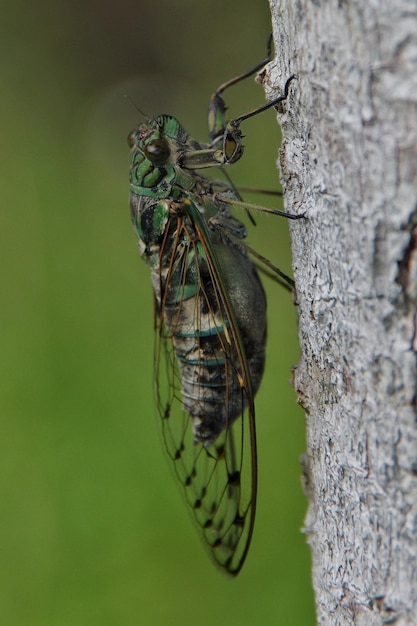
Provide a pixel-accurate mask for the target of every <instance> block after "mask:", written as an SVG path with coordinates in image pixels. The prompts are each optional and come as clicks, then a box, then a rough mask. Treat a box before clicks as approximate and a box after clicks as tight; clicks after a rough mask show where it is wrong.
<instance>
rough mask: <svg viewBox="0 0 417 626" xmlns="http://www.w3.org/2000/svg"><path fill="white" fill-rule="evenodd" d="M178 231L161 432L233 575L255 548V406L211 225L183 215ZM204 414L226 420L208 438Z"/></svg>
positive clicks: (159, 374) (163, 354)
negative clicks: (212, 242)
mask: <svg viewBox="0 0 417 626" xmlns="http://www.w3.org/2000/svg"><path fill="white" fill-rule="evenodd" d="M176 234H177V240H178V242H181V245H174V246H173V248H172V251H171V252H170V253H169V261H168V270H167V271H166V273H165V274H164V280H162V277H161V291H160V293H161V298H160V302H161V304H160V306H159V310H158V311H157V314H156V346H155V369H156V371H155V375H156V396H157V407H158V412H159V417H160V426H161V431H162V438H163V442H164V446H165V449H166V452H167V455H168V457H169V459H170V461H171V464H172V467H173V470H174V474H175V475H176V477H177V479H178V481H179V484H180V485H181V488H182V490H183V493H184V496H185V500H186V502H187V504H188V506H189V509H190V511H191V514H192V517H193V518H194V521H195V522H196V524H197V526H198V528H199V531H200V534H201V535H202V537H203V539H204V542H205V543H206V545H207V547H208V549H209V551H210V553H211V556H212V557H213V559H214V561H215V562H216V563H217V564H218V565H219V566H221V567H222V568H224V569H225V570H226V571H227V572H228V573H229V574H231V575H236V574H237V573H238V572H239V570H240V569H241V567H242V565H243V562H244V560H245V558H246V555H247V552H248V549H249V544H250V541H251V536H252V531H253V525H254V517H255V507H256V484H257V465H256V435H255V415H254V403H253V397H252V390H251V383H250V379H249V370H248V364H247V362H246V355H245V351H244V348H243V342H242V339H241V337H240V332H239V329H238V328H237V326H236V322H235V318H234V315H233V310H232V304H231V302H230V301H229V298H228V294H227V293H225V292H226V290H225V288H224V283H223V281H222V277H221V274H220V272H221V268H219V267H218V263H217V261H216V258H215V254H214V252H213V249H212V247H211V245H210V242H209V241H208V240H207V235H206V234H205V233H204V231H201V230H200V229H199V228H198V225H196V224H193V231H192V233H190V232H189V229H188V227H186V226H185V225H184V223H183V222H182V221H181V220H179V219H178V225H177V228H176ZM161 256H162V255H161ZM190 283H191V286H190ZM172 294H175V295H174V296H173V295H172ZM190 294H191V295H190ZM205 412H206V413H207V415H206V416H205ZM196 413H198V416H197V418H196ZM222 414H223V416H224V418H223V419H224V423H222V418H221V415H222ZM217 419H218V420H220V421H219V422H216V420H217ZM205 423H208V424H210V429H211V432H217V431H216V423H217V425H218V423H220V424H221V426H220V427H219V428H218V430H219V431H220V432H218V433H217V434H216V435H215V436H211V437H210V436H207V437H206V438H205V439H204V438H203V437H202V436H199V432H203V431H204V429H205V426H204V424H205ZM193 424H194V428H193ZM213 429H214V430H213ZM213 439H214V440H213Z"/></svg>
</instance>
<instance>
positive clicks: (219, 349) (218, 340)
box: [155, 248, 266, 445]
mask: <svg viewBox="0 0 417 626" xmlns="http://www.w3.org/2000/svg"><path fill="white" fill-rule="evenodd" d="M229 250H230V253H229V256H231V257H232V260H233V265H232V267H229V268H227V267H226V268H223V267H222V278H223V279H225V278H226V280H225V281H223V282H224V284H226V285H227V287H228V300H229V302H230V305H231V307H232V308H233V319H230V318H229V316H228V313H227V311H226V310H225V307H224V303H223V301H222V297H221V294H220V293H219V285H214V284H213V280H215V279H214V278H213V276H212V275H210V273H209V272H208V270H207V267H206V264H205V261H204V259H202V258H199V257H198V255H197V254H196V251H195V249H192V251H191V252H189V253H188V255H187V270H186V271H185V272H184V270H183V268H182V270H181V271H178V272H174V274H173V275H172V276H171V279H170V281H169V284H168V288H167V290H166V292H165V293H163V294H162V302H163V306H162V308H163V321H164V325H165V330H164V331H162V332H168V334H169V335H170V337H171V339H172V342H173V346H174V351H175V355H176V358H177V361H178V366H179V370H180V376H181V385H182V404H183V408H184V410H185V411H187V412H188V413H189V414H190V417H191V419H192V423H193V432H194V436H195V440H196V442H202V443H204V444H205V445H210V444H211V443H212V442H213V441H214V440H215V439H216V438H217V437H218V435H219V434H220V432H221V431H222V430H223V429H224V428H227V427H228V426H230V424H231V423H232V422H233V421H234V420H235V419H236V418H237V417H239V416H240V415H241V414H242V412H243V410H244V409H245V407H246V406H247V398H248V383H247V382H246V383H245V372H244V371H242V355H240V358H239V354H238V346H237V345H236V332H233V330H234V329H232V328H231V325H232V324H236V325H237V327H238V331H237V332H238V333H239V334H240V338H241V343H242V345H243V349H244V352H245V355H244V357H243V358H245V357H246V360H247V363H248V369H249V375H250V383H249V384H251V387H252V393H253V394H254V393H255V392H256V390H257V389H258V387H259V384H260V382H261V378H262V373H263V369H264V362H265V341H266V321H265V309H266V305H265V296H264V291H263V288H262V286H261V283H260V281H259V278H258V275H257V273H256V271H255V269H254V267H253V265H252V263H251V262H250V260H249V259H248V258H247V257H246V256H245V255H244V254H243V253H242V252H241V251H240V250H239V249H237V248H235V249H234V248H230V249H229ZM223 269H224V271H223ZM236 270H239V271H236ZM242 272H245V273H244V275H243V276H242ZM228 277H229V278H230V279H231V280H228ZM155 278H156V277H155ZM160 278H161V277H160V275H159V273H158V281H160ZM248 279H249V281H250V284H251V287H252V288H251V289H247V282H248ZM239 281H240V283H241V284H243V285H244V288H243V289H242V288H241V285H239ZM230 282H232V283H236V284H235V285H234V286H233V284H232V285H230V284H229V283H230ZM254 309H256V310H254Z"/></svg>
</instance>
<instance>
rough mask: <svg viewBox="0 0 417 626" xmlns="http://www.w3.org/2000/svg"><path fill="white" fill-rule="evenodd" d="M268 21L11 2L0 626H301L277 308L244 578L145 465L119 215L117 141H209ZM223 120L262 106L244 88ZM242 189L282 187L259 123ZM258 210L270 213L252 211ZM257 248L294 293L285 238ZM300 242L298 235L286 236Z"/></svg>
mask: <svg viewBox="0 0 417 626" xmlns="http://www.w3.org/2000/svg"><path fill="white" fill-rule="evenodd" d="M269 31H270V18H269V12H268V7H267V3H266V1H265V2H256V3H255V2H252V3H242V2H241V0H229V2H227V3H225V2H224V1H222V0H206V1H205V2H200V3H199V2H196V1H195V0H193V1H191V0H176V1H175V2H172V1H169V0H157V1H155V0H136V1H135V0H119V2H98V1H97V0H93V1H91V2H77V1H71V0H53V1H52V0H40V2H36V3H28V2H23V1H22V0H15V1H14V2H13V3H12V2H11V1H10V2H3V3H2V19H1V23H0V51H1V54H0V79H1V92H2V97H1V99H0V114H1V120H2V141H1V144H0V151H1V167H0V178H1V182H0V185H1V186H0V193H1V212H0V219H1V230H0V237H1V244H0V246H1V248H0V250H1V255H2V261H1V265H0V272H1V284H2V287H3V298H2V307H1V311H0V315H1V324H0V329H1V330H0V332H1V357H0V367H1V371H0V375H1V385H0V394H1V396H0V402H1V405H0V410H1V444H0V446H1V449H0V480H1V494H0V496H1V516H0V542H1V561H0V562H1V569H0V577H1V579H0V612H1V615H2V623H4V624H7V625H8V626H11V625H12V626H14V625H16V626H24V625H30V626H84V625H85V626H94V625H100V626H113V625H114V626H121V625H123V626H130V625H132V626H133V625H136V624H150V625H152V626H153V625H155V626H158V625H159V624H181V625H194V624H199V626H205V625H207V626H208V625H209V624H210V625H211V624H214V623H216V624H231V625H234V624H236V625H237V624H239V626H245V625H249V624H251V625H252V624H255V623H256V624H263V625H264V626H269V625H272V624H274V625H275V624H285V625H286V626H291V625H294V626H300V625H303V626H304V625H306V626H309V625H311V624H313V623H314V617H313V600H312V593H311V591H310V573H309V568H310V564H309V558H310V557H309V551H308V548H307V547H306V545H305V537H304V536H303V535H302V534H301V533H300V528H301V527H302V524H303V517H304V514H305V508H306V501H305V497H304V496H303V494H302V489H301V485H300V474H301V468H300V466H299V456H300V455H301V454H302V453H303V451H304V446H305V444H304V434H303V433H304V423H303V414H302V412H301V410H300V409H298V408H297V405H296V398H295V394H294V392H293V390H292V388H291V387H290V385H289V384H288V379H289V378H290V370H291V367H292V365H294V364H295V363H296V362H297V360H298V348H297V328H296V313H295V309H294V306H293V305H292V302H291V296H290V295H288V294H287V292H285V291H284V290H282V289H280V288H279V287H278V286H276V285H275V284H268V285H267V289H268V295H269V324H270V332H269V334H270V340H269V351H268V364H267V371H266V375H265V379H264V383H263V386H262V389H261V391H260V392H259V394H258V398H257V415H258V422H257V423H258V437H259V457H260V468H259V473H260V488H259V492H260V493H259V508H258V517H257V524H256V528H255V535H254V540H253V544H252V548H251V551H250V554H249V557H248V560H247V563H246V565H245V567H244V569H243V571H242V573H241V575H240V576H239V577H238V578H237V579H236V580H228V579H225V578H224V576H223V575H222V574H221V573H219V572H218V571H216V569H215V568H214V567H213V566H212V565H211V563H210V562H209V560H208V559H207V556H206V555H205V553H204V550H203V548H202V546H201V545H200V543H199V540H198V538H197V535H196V533H195V531H194V529H193V527H192V524H191V522H190V520H189V519H188V516H187V513H186V511H185V507H184V503H183V502H182V501H181V498H180V497H179V494H178V492H177V488H176V486H175V484H174V482H173V480H172V477H171V475H170V472H169V470H168V467H167V464H166V462H165V459H164V457H163V453H162V450H161V446H160V442H159V438H158V433H157V428H156V424H155V420H156V417H155V411H154V408H153V393H152V386H153V380H152V353H153V339H152V328H153V313H152V293H151V285H150V278H149V271H148V268H147V267H146V266H145V264H144V263H143V262H142V261H141V260H140V258H139V255H138V252H137V249H136V240H135V236H134V234H133V232H132V228H131V224H130V217H129V209H128V168H129V150H128V147H127V143H126V137H127V135H128V132H129V131H130V130H131V128H133V127H134V126H135V125H136V124H137V123H138V122H139V121H140V120H139V114H138V113H137V111H135V110H134V108H133V107H132V106H131V105H130V104H129V102H128V101H127V100H126V99H125V98H124V97H123V95H124V94H125V93H126V94H128V95H129V96H130V97H131V98H132V99H133V100H134V102H135V103H137V105H138V106H139V107H140V108H141V109H143V110H144V111H146V112H148V113H149V114H153V113H155V114H156V113H172V114H174V115H176V116H177V117H179V119H180V120H182V122H183V123H184V125H185V126H186V128H187V129H188V130H189V131H190V132H191V133H192V134H193V135H194V136H196V137H198V138H206V137H207V130H206V109H207V104H208V98H209V95H210V93H211V91H212V90H213V89H214V88H215V87H217V85H218V84H219V83H221V82H223V81H224V80H226V79H228V78H229V77H231V76H233V75H235V74H237V73H239V72H240V71H242V70H245V69H247V68H249V67H251V66H252V65H253V64H254V63H256V62H257V61H258V60H259V59H261V58H262V57H263V56H264V53H265V43H266V39H267V36H268V33H269ZM232 92H233V93H230V96H229V98H228V102H229V104H230V109H229V110H230V113H231V115H233V114H240V113H243V112H245V111H247V110H249V109H250V108H252V107H254V106H256V105H259V104H262V103H263V102H264V93H263V90H262V88H261V87H259V86H257V85H256V84H255V83H254V81H253V80H252V79H249V80H248V81H246V84H244V85H241V86H239V87H236V88H235V89H233V90H232ZM244 132H245V135H246V140H245V144H246V153H245V157H244V159H243V160H242V163H241V164H237V165H236V167H235V168H234V171H235V176H234V178H235V180H236V182H237V183H240V184H248V185H256V186H259V187H267V188H271V187H276V185H277V178H276V171H275V159H276V154H277V148H278V146H279V135H278V130H277V127H276V124H275V119H274V114H273V113H270V112H269V113H265V114H264V115H262V116H259V117H258V118H256V119H254V120H251V121H250V122H247V124H246V125H245V128H244ZM252 200H253V201H257V202H261V203H265V198H264V197H260V198H259V197H255V198H252ZM257 222H258V226H257V228H256V229H254V228H251V236H250V240H251V243H252V244H253V245H254V246H255V247H256V248H257V249H258V250H259V251H260V252H261V253H262V254H264V255H265V256H267V257H268V258H270V259H271V260H272V261H273V262H274V263H276V264H278V265H279V266H280V267H281V268H282V269H283V270H284V271H290V257H289V245H288V226H287V224H286V223H285V221H284V220H279V219H277V218H276V219H274V218H271V217H264V216H260V217H257ZM300 227H302V225H301V226H300Z"/></svg>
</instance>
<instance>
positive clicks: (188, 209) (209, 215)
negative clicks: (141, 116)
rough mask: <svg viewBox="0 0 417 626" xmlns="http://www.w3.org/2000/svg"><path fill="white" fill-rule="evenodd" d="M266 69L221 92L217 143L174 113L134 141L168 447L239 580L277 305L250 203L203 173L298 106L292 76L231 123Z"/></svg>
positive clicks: (213, 133)
mask: <svg viewBox="0 0 417 626" xmlns="http://www.w3.org/2000/svg"><path fill="white" fill-rule="evenodd" d="M268 58H269V57H268ZM267 61H268V59H264V60H263V61H262V62H261V63H259V64H257V65H256V66H255V67H254V68H252V69H251V70H249V71H248V72H245V73H244V74H242V75H240V76H238V77H236V78H234V79H232V80H231V81H228V82H227V83H224V84H223V85H221V86H220V87H219V89H217V91H216V92H215V93H214V94H213V95H212V97H211V100H210V106H209V137H210V141H209V142H208V143H201V142H199V141H196V140H195V139H193V138H192V137H191V136H190V135H189V134H188V133H187V131H186V130H185V129H184V127H183V126H182V125H181V124H180V122H179V121H178V120H177V119H175V118H174V117H172V116H170V115H158V116H156V117H152V118H148V119H146V121H145V122H144V123H142V124H140V125H139V126H138V127H137V128H135V129H134V130H133V131H132V132H131V133H130V135H129V145H130V147H131V150H132V159H131V168H130V191H131V196H130V206H131V215H132V220H133V224H134V228H135V230H136V233H137V236H138V239H139V248H140V254H141V255H142V257H143V259H144V260H145V261H146V263H147V264H148V265H149V266H150V268H151V276H152V284H153V291H154V296H155V331H156V342H155V387H156V402H157V410H158V414H159V422H160V426H161V431H162V439H163V442H164V447H165V449H166V452H167V455H168V457H169V459H170V462H171V464H172V467H173V470H174V473H175V475H176V477H177V479H178V481H179V483H180V485H181V488H182V490H183V492H184V495H185V499H186V501H187V503H188V505H189V507H190V509H191V511H192V515H193V517H194V519H195V522H196V524H197V526H198V528H199V530H200V533H201V535H202V536H203V539H204V541H205V543H206V544H207V546H208V548H209V551H210V553H211V555H212V557H213V558H214V560H215V562H216V563H217V564H218V565H219V566H221V567H222V568H224V570H226V571H227V572H228V573H229V574H231V575H236V574H237V573H238V572H239V571H240V569H241V567H242V565H243V563H244V561H245V558H246V556H247V553H248V549H249V545H250V542H251V537H252V533H253V527H254V520H255V509H256V494H257V452H256V431H255V406H254V396H255V394H256V392H257V390H258V388H259V385H260V382H261V379H262V374H263V370H264V364H265V345H266V330H267V329H266V298H265V292H264V289H263V286H262V283H261V281H260V279H259V275H258V271H257V269H256V267H255V264H254V262H253V261H252V259H251V252H253V251H252V250H250V249H249V248H248V246H247V244H246V243H245V238H246V228H245V226H244V224H243V223H242V222H241V221H240V220H238V219H237V218H236V217H235V216H234V215H232V208H233V207H237V206H239V207H244V208H246V209H248V208H249V209H250V207H251V205H248V204H246V203H244V202H242V200H241V197H240V195H239V193H238V192H237V190H236V189H235V187H234V186H233V185H232V183H231V182H230V179H228V178H227V179H226V180H225V181H222V180H213V179H210V178H208V177H206V176H204V175H203V174H202V170H203V169H205V168H218V170H220V173H221V170H223V168H225V167H226V166H228V165H231V164H233V163H235V162H236V161H237V160H238V159H239V158H240V157H241V156H242V153H243V145H242V134H241V130H240V125H241V123H242V122H243V121H244V120H246V119H248V118H249V117H252V116H253V115H255V114H257V113H259V112H260V111H263V110H265V109H266V108H269V107H272V106H275V105H277V104H278V103H279V102H281V101H283V100H285V99H286V98H287V95H288V90H289V85H290V83H291V81H292V79H293V78H294V77H293V76H291V77H290V78H289V79H288V80H287V82H286V85H285V88H284V91H283V94H282V95H281V96H279V97H278V98H277V99H276V100H274V101H272V102H268V103H267V104H266V105H264V106H262V107H260V108H259V109H255V110H253V111H251V112H249V113H247V114H246V115H243V116H241V117H237V118H235V119H232V120H230V121H227V120H226V115H225V111H226V106H225V102H224V99H223V95H222V94H223V91H224V90H225V89H226V88H227V87H229V86H230V85H232V84H234V83H236V82H238V81H239V80H241V79H242V78H245V77H246V76H249V75H251V74H254V73H255V72H256V71H258V70H259V69H260V68H261V67H263V65H265V63H266V62H267ZM257 208H259V207H257ZM270 212H272V213H275V214H279V215H285V216H286V217H295V216H293V215H288V214H286V213H283V212H281V211H274V210H270ZM277 271H278V273H279V274H280V275H281V277H283V278H284V280H286V282H287V283H288V284H290V285H292V284H293V283H292V281H291V279H290V278H288V277H286V276H285V275H284V274H282V273H281V272H279V270H277Z"/></svg>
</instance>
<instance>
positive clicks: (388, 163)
mask: <svg viewBox="0 0 417 626" xmlns="http://www.w3.org/2000/svg"><path fill="white" fill-rule="evenodd" d="M271 10H272V15H273V28H274V40H275V49H276V59H275V60H274V61H273V62H272V63H271V64H270V65H269V66H268V68H267V70H266V71H265V72H264V75H263V77H262V78H263V82H264V86H265V89H266V91H267V95H268V97H269V98H272V97H273V96H276V95H278V93H279V92H282V87H283V85H284V84H285V80H286V79H287V78H288V77H289V76H290V75H291V74H296V76H297V80H294V81H293V82H292V83H291V87H290V96H289V98H288V100H287V101H286V102H284V103H283V106H282V110H280V111H279V120H280V123H281V126H282V130H283V145H282V150H281V153H280V170H281V181H282V184H283V188H284V190H285V202H286V210H287V211H289V212H295V213H305V216H306V219H305V220H298V221H296V222H294V223H292V224H290V228H291V233H292V246H293V265H294V275H295V280H296V297H297V304H298V311H299V337H300V344H301V351H302V356H301V360H300V362H299V364H298V366H297V368H296V371H295V377H294V379H295V386H296V389H297V392H298V394H299V401H300V403H301V404H302V406H303V407H304V409H305V411H306V418H307V453H306V455H305V463H304V465H305V468H304V469H305V483H306V492H307V495H308V499H309V508H308V514H307V517H306V521H305V532H306V533H307V535H308V542H309V544H310V546H311V550H312V562H313V585H314V590H315V594H316V606H317V620H318V623H319V624H326V625H327V624H332V625H345V624H361V625H362V624H363V625H364V626H365V625H366V626H372V625H377V624H378V625H380V624H388V623H389V624H391V623H392V624H394V623H395V624H396V625H397V626H398V625H405V624H417V428H416V423H417V421H416V412H417V411H416V409H417V402H416V349H417V339H416V299H417V257H416V252H417V229H416V228H415V225H416V224H417V69H416V64H417V4H416V2H415V0H397V1H394V0H392V1H389V0H385V1H384V0H373V1H370V0H330V1H329V2H320V0H309V1H307V0H297V1H294V0H271Z"/></svg>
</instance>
